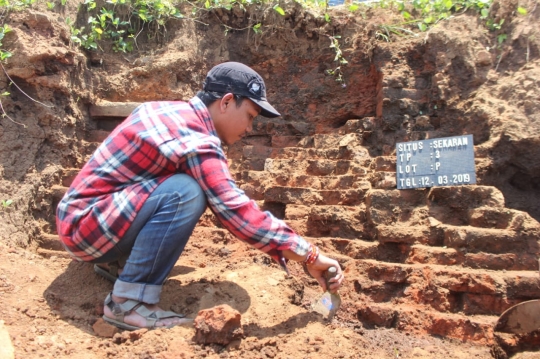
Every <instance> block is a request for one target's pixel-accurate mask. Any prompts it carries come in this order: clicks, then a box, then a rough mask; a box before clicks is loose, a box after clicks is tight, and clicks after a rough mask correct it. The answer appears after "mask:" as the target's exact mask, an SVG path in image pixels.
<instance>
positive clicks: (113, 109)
mask: <svg viewBox="0 0 540 359" xmlns="http://www.w3.org/2000/svg"><path fill="white" fill-rule="evenodd" d="M139 105H141V103H140V102H108V101H100V102H98V103H96V104H94V105H91V106H90V116H91V117H93V118H96V117H97V118H118V117H122V118H126V117H128V116H129V115H130V114H131V112H133V110H135V108H137V107H138V106H139Z"/></svg>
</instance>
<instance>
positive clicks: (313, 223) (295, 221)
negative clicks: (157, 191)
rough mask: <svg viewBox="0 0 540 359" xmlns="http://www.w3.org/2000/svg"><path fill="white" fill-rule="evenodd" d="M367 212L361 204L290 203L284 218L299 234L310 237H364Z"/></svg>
mask: <svg viewBox="0 0 540 359" xmlns="http://www.w3.org/2000/svg"><path fill="white" fill-rule="evenodd" d="M365 217H366V212H365V208H364V206H363V205H359V206H332V205H328V206H324V205H322V206H304V205H293V204H289V205H287V206H286V207H285V217H284V220H285V221H286V222H287V224H289V225H290V226H291V227H292V228H293V229H294V230H295V231H296V232H297V233H298V234H300V235H302V236H309V237H338V238H350V239H357V238H364V237H366V236H367V234H366V229H365V228H364V225H365V223H366V220H365Z"/></svg>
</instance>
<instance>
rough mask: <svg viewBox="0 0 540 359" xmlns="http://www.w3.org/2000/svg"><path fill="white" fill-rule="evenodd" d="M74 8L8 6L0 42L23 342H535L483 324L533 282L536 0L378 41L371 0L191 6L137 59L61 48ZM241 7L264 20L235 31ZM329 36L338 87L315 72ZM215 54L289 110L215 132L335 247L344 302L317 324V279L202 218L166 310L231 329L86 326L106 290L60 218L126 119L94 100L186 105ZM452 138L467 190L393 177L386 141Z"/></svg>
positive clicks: (103, 350)
mask: <svg viewBox="0 0 540 359" xmlns="http://www.w3.org/2000/svg"><path fill="white" fill-rule="evenodd" d="M77 6H78V4H70V3H68V4H67V5H66V7H64V8H63V10H61V11H56V12H51V11H46V10H45V9H44V8H43V9H40V8H39V5H38V6H37V8H36V9H32V10H28V11H24V12H16V13H12V14H11V15H10V16H9V18H8V24H9V26H10V27H11V28H12V29H13V31H12V32H10V33H9V34H8V35H6V37H5V38H4V39H3V42H4V45H5V46H6V47H7V48H9V49H10V51H11V52H12V53H13V56H12V57H11V58H10V59H9V61H8V62H7V63H6V64H4V67H5V73H0V84H2V86H3V88H4V89H9V92H10V95H9V96H5V97H3V98H2V106H3V108H4V111H5V113H6V114H7V115H8V116H9V118H7V117H4V118H3V119H2V123H1V126H0V137H1V139H2V141H0V153H1V162H0V173H1V174H2V177H1V179H0V192H1V193H2V200H4V201H7V200H11V201H13V202H12V204H10V205H7V203H6V202H4V203H6V205H5V206H4V207H3V210H2V211H1V212H0V222H1V223H2V228H3V231H2V233H1V234H0V238H1V241H0V298H1V299H2V302H3V303H4V304H5V305H4V307H3V309H2V310H1V313H2V315H1V316H0V319H1V320H3V321H4V327H3V328H4V329H5V330H6V331H7V332H8V333H9V336H10V338H11V341H12V343H13V346H14V348H15V357H16V358H34V357H36V358H37V357H45V358H53V357H55V358H64V357H65V358H67V357H76V358H103V357H109V356H110V357H113V356H114V357H120V358H133V357H140V358H182V357H185V358H191V357H197V358H198V357H215V358H217V357H220V358H226V357H238V358H266V357H269V358H274V357H275V358H289V357H290V358H296V357H306V358H319V357H321V358H322V357H329V358H361V357H381V358H397V357H400V358H413V357H414V358H433V357H443V356H444V357H448V358H468V357H471V356H475V357H478V358H489V357H492V354H491V353H493V355H495V356H498V357H501V358H502V357H504V356H505V355H509V354H510V355H512V354H514V353H515V352H517V351H519V350H520V349H523V348H525V349H527V350H529V349H530V348H531V347H532V346H531V345H529V346H527V345H525V344H527V343H528V344H531V343H535V340H537V339H535V338H533V337H529V338H519V337H514V336H509V337H507V336H504V337H501V336H498V335H497V333H494V332H493V325H494V323H495V321H496V319H497V318H498V316H499V315H500V314H501V313H502V312H503V311H504V310H505V309H507V308H509V307H510V306H512V305H514V304H517V303H519V302H522V301H524V300H529V299H537V298H539V297H540V279H539V278H538V261H537V258H538V255H539V253H540V248H539V243H538V238H539V235H540V224H539V222H538V221H539V220H540V204H539V203H540V186H539V185H538V184H539V183H540V152H539V150H538V148H540V146H538V145H539V142H540V120H539V118H538V116H539V115H538V113H539V111H538V109H539V108H540V90H539V89H540V36H538V34H537V31H538V30H537V29H536V27H535V26H533V24H535V23H537V22H538V20H539V17H540V12H539V11H540V9H538V8H537V7H536V6H535V4H534V3H532V2H531V4H527V8H528V9H529V13H528V15H526V16H519V15H518V14H517V13H515V9H516V8H517V2H514V1H510V2H495V4H494V5H493V6H492V8H491V13H490V16H491V17H492V18H494V19H495V21H497V23H499V22H500V20H501V19H505V23H504V27H502V29H501V30H500V31H498V32H488V31H486V29H485V27H484V24H483V22H482V21H480V20H479V19H478V17H477V16H476V15H475V14H473V13H470V12H465V13H463V14H459V15H456V16H455V17H454V18H452V19H450V20H447V21H443V22H441V23H440V24H438V25H437V26H435V27H433V28H432V29H431V30H430V31H428V32H427V33H421V34H419V35H418V36H416V37H408V38H399V39H396V40H398V41H391V42H386V41H384V40H382V41H381V39H382V37H381V36H380V32H381V31H382V29H383V27H381V25H387V24H390V23H392V21H394V20H396V21H397V19H398V18H396V15H392V14H391V13H390V12H388V11H383V10H381V9H364V8H362V10H361V11H359V12H357V13H351V12H349V11H346V9H344V8H335V9H331V10H330V13H331V15H332V21H331V22H326V21H325V20H324V17H320V16H317V15H316V14H315V13H314V12H311V11H309V10H306V9H303V8H302V7H301V6H300V5H298V4H296V3H294V4H289V5H287V6H284V9H285V12H286V15H285V16H281V15H279V14H277V12H275V11H267V10H268V9H265V8H263V7H259V6H256V5H253V6H250V7H247V8H246V9H244V10H242V9H241V8H240V7H233V8H232V9H231V10H225V9H210V10H209V11H207V12H206V13H205V14H203V15H201V17H200V18H199V20H200V22H195V21H189V20H175V21H172V22H170V23H168V24H167V27H166V29H167V36H164V37H162V38H160V40H159V41H157V40H155V38H152V36H150V35H152V34H147V35H149V36H147V37H146V38H144V36H141V37H140V38H139V40H140V41H139V42H138V48H137V49H136V51H134V52H133V53H115V52H112V51H93V52H87V51H82V50H81V49H80V48H77V47H75V46H73V44H72V43H71V40H70V29H69V27H68V26H67V25H66V23H65V19H66V18H67V17H70V18H71V19H77V20H76V21H77V23H78V25H79V26H82V25H84V24H85V21H86V19H87V15H88V14H86V13H85V11H83V10H79V9H78V7H77ZM83 9H84V8H83ZM254 21H257V22H261V24H262V27H261V28H262V29H263V31H262V33H261V34H256V33H253V31H251V30H246V29H248V28H251V26H253V24H254ZM224 29H227V31H224ZM146 31H150V30H148V29H147V30H146ZM143 34H146V33H145V32H143ZM338 34H339V35H341V40H340V46H341V50H342V51H343V56H344V57H345V58H346V59H347V60H348V65H347V66H343V67H342V69H341V70H342V75H343V82H338V81H336V78H335V77H334V76H331V75H329V74H328V70H333V69H335V67H336V63H335V62H334V58H335V56H336V52H335V48H332V47H330V44H331V41H332V39H335V38H332V37H331V36H334V35H338ZM378 35H379V36H378ZM501 35H505V36H506V41H505V42H503V43H502V45H500V44H499V42H498V36H501ZM377 38H379V41H378V40H377ZM153 39H154V40H153ZM102 46H103V48H104V49H105V50H110V48H109V47H110V46H111V44H107V43H105V42H104V43H102ZM226 60H233V61H241V62H244V63H246V64H248V65H250V66H252V67H253V68H255V69H256V70H257V71H258V72H259V73H260V74H261V75H262V76H263V77H264V79H265V81H266V84H267V87H268V89H269V93H268V97H269V98H270V99H271V102H272V103H273V104H275V106H276V107H277V108H278V109H279V111H280V112H281V113H282V114H283V116H282V117H280V118H278V119H275V120H268V119H258V120H257V122H256V124H255V125H254V129H253V131H252V133H250V135H249V136H248V137H246V138H245V139H244V140H243V141H242V143H238V144H236V145H235V146H231V147H230V148H228V152H227V153H228V157H229V159H230V164H231V172H232V174H233V176H234V178H235V179H236V180H237V182H238V184H239V185H240V186H241V188H242V189H243V190H244V191H245V192H246V193H247V194H248V195H249V196H250V197H251V198H253V199H254V200H256V201H258V203H259V205H260V206H261V207H262V208H264V209H265V210H269V211H271V212H272V213H274V214H275V215H276V216H278V217H280V218H283V219H285V220H286V221H287V222H288V223H289V224H290V225H291V226H292V227H293V228H294V229H295V230H296V231H298V232H299V233H300V234H302V235H303V236H305V237H307V238H308V239H309V240H310V241H313V242H315V243H317V244H318V245H319V246H320V247H321V248H322V249H323V250H324V251H325V252H327V253H328V254H330V255H331V256H333V257H335V258H336V259H338V260H339V261H340V263H341V265H342V266H343V267H344V268H345V272H346V279H347V282H346V284H345V285H344V287H343V290H342V291H341V297H342V300H343V305H342V309H341V310H340V312H338V314H337V316H336V318H334V320H333V321H332V322H330V323H328V322H326V321H324V320H322V318H321V317H320V316H318V315H317V314H316V313H313V312H312V311H310V309H309V308H310V306H309V305H310V302H311V301H312V300H313V299H314V298H315V297H316V296H317V294H320V293H319V288H318V287H317V283H315V282H314V281H313V280H311V279H309V278H307V277H306V276H305V275H304V274H303V271H302V270H301V268H300V267H298V266H296V265H294V264H293V265H292V266H291V267H292V268H291V269H292V273H293V277H291V278H287V277H286V276H285V274H284V273H283V272H282V271H280V270H279V269H278V267H277V266H276V265H275V264H273V263H272V262H271V260H270V259H269V258H268V257H267V256H265V255H263V254H262V253H261V252H258V251H256V250H254V249H251V248H248V247H246V246H245V245H244V244H242V243H240V242H239V241H237V240H235V239H234V238H232V237H231V235H230V234H228V233H227V232H226V231H224V230H223V229H222V228H221V227H220V226H219V224H218V223H216V221H215V218H214V217H213V215H212V214H211V213H210V212H208V213H206V214H205V215H204V216H203V218H201V221H200V223H199V225H198V227H197V229H196V231H195V232H194V234H193V236H192V238H191V239H190V242H189V244H188V247H187V248H186V250H185V253H184V255H183V256H182V258H181V259H180V261H179V262H178V263H177V265H176V267H175V268H174V270H173V273H171V277H170V279H169V280H168V282H167V283H166V285H165V286H164V292H163V295H162V299H163V303H162V304H163V307H164V308H166V309H171V310H175V311H178V312H182V313H185V314H186V315H187V316H188V317H190V318H194V317H195V316H196V315H197V313H198V312H199V311H200V310H201V309H208V308H211V307H214V306H217V305H220V304H224V305H228V306H230V307H232V308H233V309H234V310H236V311H238V312H239V313H240V314H241V318H242V323H241V324H242V331H243V337H242V338H241V339H239V340H235V341H233V342H231V343H229V344H227V345H219V344H211V345H197V344H196V343H195V341H194V336H195V330H194V329H193V328H186V327H176V328H172V329H170V330H155V331H144V330H143V331H137V332H135V333H131V334H129V333H120V332H118V333H115V332H111V334H110V335H111V336H112V337H100V336H99V335H98V334H102V335H104V333H106V331H102V330H100V329H95V328H96V327H94V325H95V324H96V322H98V320H99V318H100V316H101V315H102V314H103V313H102V301H103V299H104V298H105V296H106V294H107V293H108V292H109V291H110V290H111V284H110V283H109V282H107V281H105V280H104V279H102V278H101V277H99V276H97V275H96V274H95V273H94V272H93V269H92V266H91V265H88V264H85V263H76V262H73V261H71V260H70V259H68V258H67V257H66V255H65V253H64V252H63V251H62V248H61V246H60V245H59V243H58V241H57V239H56V235H55V233H56V229H55V221H54V212H55V207H56V204H57V203H58V201H59V199H60V198H61V197H62V195H63V194H64V192H65V190H66V188H67V187H68V186H69V185H70V183H71V181H72V180H73V178H74V176H75V175H76V173H77V171H78V169H79V168H81V166H82V165H83V164H84V162H85V161H86V160H87V159H88V157H89V156H90V155H91V153H92V152H93V150H94V149H95V148H96V146H97V145H98V144H99V142H100V141H102V140H103V139H104V137H105V136H107V135H108V133H109V132H110V131H111V130H112V129H113V128H114V127H115V126H116V125H117V124H118V123H119V122H121V121H122V119H123V116H125V114H120V113H117V114H116V115H115V114H112V115H111V114H109V115H103V113H102V114H101V115H96V112H93V111H94V110H95V109H96V108H98V109H99V108H102V107H100V106H105V104H106V103H109V104H110V103H113V104H114V103H117V102H118V103H125V102H135V103H136V102H142V101H147V100H175V99H189V98H190V97H191V96H193V95H194V94H195V93H196V91H198V90H199V89H200V86H201V83H202V80H203V78H204V75H205V74H206V72H207V71H208V69H210V68H211V67H212V66H213V65H215V64H217V63H219V62H222V61H226ZM12 82H13V85H10V83H12ZM14 84H16V85H17V88H14V87H15V85H14ZM463 134H472V135H473V136H474V149H475V163H476V176H477V184H476V185H470V186H461V187H435V188H431V189H429V188H428V189H417V190H397V189H396V164H395V163H396V158H395V145H396V143H397V142H405V141H415V140H424V139H432V138H439V137H448V136H457V135H463ZM0 323H1V322H0ZM2 330H3V329H2V326H1V325H0V337H1V334H2ZM523 343H525V344H523ZM522 344H523V345H522ZM490 348H491V349H492V350H491V353H490Z"/></svg>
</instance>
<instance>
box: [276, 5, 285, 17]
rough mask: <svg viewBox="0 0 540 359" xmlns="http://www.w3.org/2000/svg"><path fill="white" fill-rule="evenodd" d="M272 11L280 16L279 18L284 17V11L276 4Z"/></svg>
mask: <svg viewBox="0 0 540 359" xmlns="http://www.w3.org/2000/svg"><path fill="white" fill-rule="evenodd" d="M274 10H276V11H277V13H278V14H280V15H281V16H285V11H283V9H282V8H281V7H280V6H279V5H278V4H276V5H275V6H274Z"/></svg>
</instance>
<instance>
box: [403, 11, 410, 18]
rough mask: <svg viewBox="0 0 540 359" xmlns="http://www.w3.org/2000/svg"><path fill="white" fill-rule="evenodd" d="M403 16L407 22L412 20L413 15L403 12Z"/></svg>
mask: <svg viewBox="0 0 540 359" xmlns="http://www.w3.org/2000/svg"><path fill="white" fill-rule="evenodd" d="M401 14H402V15H403V18H404V19H405V20H408V19H410V18H411V14H409V13H408V12H407V11H403V12H402V13H401Z"/></svg>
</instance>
